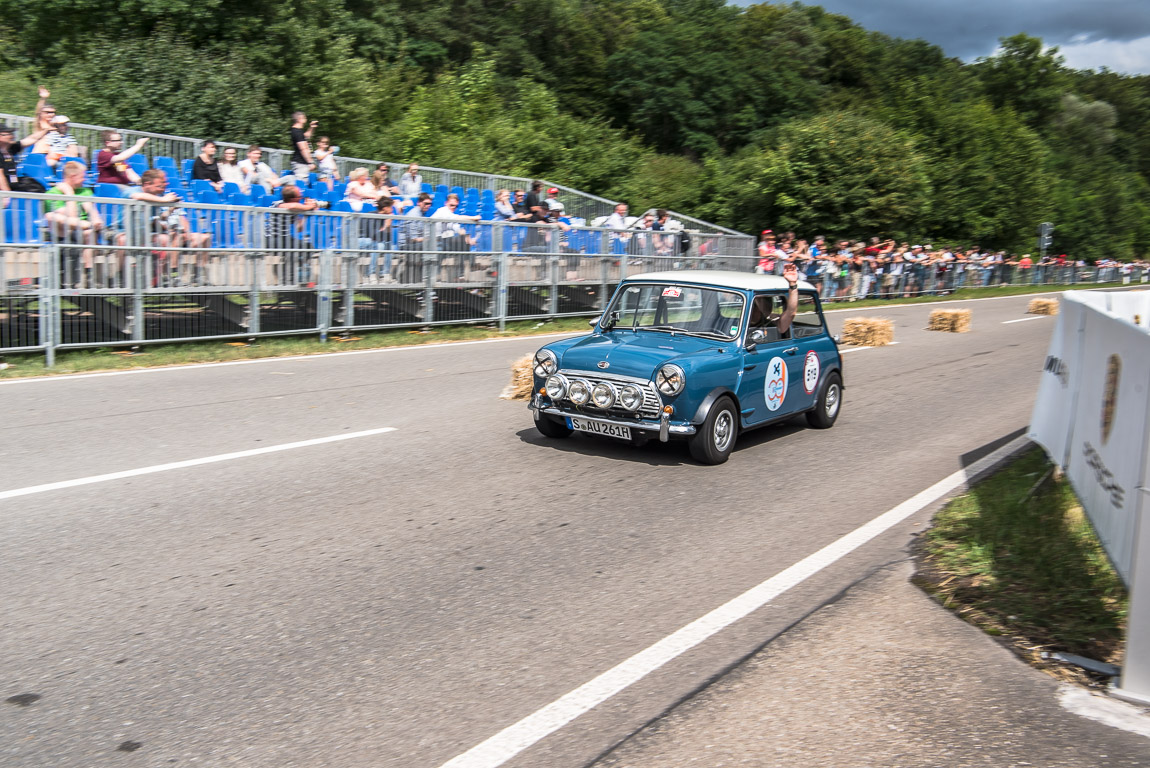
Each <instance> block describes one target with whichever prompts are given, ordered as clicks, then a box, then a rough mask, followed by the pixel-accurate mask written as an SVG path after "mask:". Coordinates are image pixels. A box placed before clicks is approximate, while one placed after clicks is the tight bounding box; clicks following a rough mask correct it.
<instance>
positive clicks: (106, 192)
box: [92, 184, 124, 197]
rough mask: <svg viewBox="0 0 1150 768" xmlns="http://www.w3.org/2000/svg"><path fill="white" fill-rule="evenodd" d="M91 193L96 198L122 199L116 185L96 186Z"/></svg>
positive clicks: (121, 194)
mask: <svg viewBox="0 0 1150 768" xmlns="http://www.w3.org/2000/svg"><path fill="white" fill-rule="evenodd" d="M92 191H93V192H95V193H96V197H124V193H123V191H122V190H121V189H120V187H119V185H116V184H97V185H96V187H95V189H94V190H92Z"/></svg>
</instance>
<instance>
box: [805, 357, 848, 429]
mask: <svg viewBox="0 0 1150 768" xmlns="http://www.w3.org/2000/svg"><path fill="white" fill-rule="evenodd" d="M842 404H843V380H842V377H841V376H839V374H838V372H837V371H835V372H832V373H831V374H830V375H829V376H827V378H826V380H825V381H823V386H822V388H821V389H820V390H819V399H818V400H817V401H816V402H815V409H814V410H813V411H807V423H808V424H810V425H811V426H812V427H814V428H816V429H829V428H831V427H833V426H834V424H835V419H837V418H838V417H839V411H840V410H842Z"/></svg>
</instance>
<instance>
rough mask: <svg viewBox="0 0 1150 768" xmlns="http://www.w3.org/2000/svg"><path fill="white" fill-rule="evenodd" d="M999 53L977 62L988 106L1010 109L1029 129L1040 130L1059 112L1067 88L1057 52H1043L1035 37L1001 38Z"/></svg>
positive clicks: (1055, 50) (976, 69)
mask: <svg viewBox="0 0 1150 768" xmlns="http://www.w3.org/2000/svg"><path fill="white" fill-rule="evenodd" d="M999 42H1000V44H1001V50H1000V51H999V52H998V53H996V54H995V55H994V56H991V57H989V58H986V59H980V60H979V62H978V64H977V65H976V66H975V71H976V72H977V74H978V77H979V79H980V80H981V81H982V86H983V89H984V91H985V93H986V95H987V97H988V98H989V99H990V102H991V103H992V104H993V105H994V106H995V107H997V108H1004V107H1009V108H1011V109H1013V110H1014V111H1015V112H1017V113H1018V114H1019V116H1020V117H1021V118H1022V119H1023V121H1025V122H1026V124H1027V125H1029V126H1030V127H1031V128H1037V129H1041V128H1043V127H1044V126H1045V125H1046V123H1047V121H1048V120H1050V119H1051V118H1052V117H1053V116H1054V115H1055V114H1057V112H1058V107H1059V101H1060V100H1061V98H1062V95H1063V94H1064V93H1066V90H1067V88H1068V86H1069V73H1068V72H1067V71H1066V69H1065V68H1063V66H1062V63H1063V58H1062V57H1061V56H1059V55H1058V48H1044V47H1043V44H1042V40H1041V39H1039V38H1037V37H1030V36H1029V35H1024V34H1019V35H1014V36H1013V37H1004V38H1002V39H1001V40H1000V41H999Z"/></svg>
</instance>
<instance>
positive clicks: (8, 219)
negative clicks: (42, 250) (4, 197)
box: [4, 199, 40, 243]
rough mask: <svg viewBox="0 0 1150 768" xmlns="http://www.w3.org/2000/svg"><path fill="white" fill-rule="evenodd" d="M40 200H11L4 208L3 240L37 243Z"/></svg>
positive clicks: (38, 240)
mask: <svg viewBox="0 0 1150 768" xmlns="http://www.w3.org/2000/svg"><path fill="white" fill-rule="evenodd" d="M39 207H40V201H39V200H31V199H22V200H13V201H12V202H11V203H10V204H9V206H8V207H7V208H5V209H4V242H6V243H39V242H40V227H39V224H38V222H37V219H38V218H39V217H38V216H37V213H38V211H39Z"/></svg>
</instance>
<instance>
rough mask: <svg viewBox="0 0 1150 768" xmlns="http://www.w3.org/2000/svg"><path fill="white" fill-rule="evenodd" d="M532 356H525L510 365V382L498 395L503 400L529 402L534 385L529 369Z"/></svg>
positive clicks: (532, 359) (533, 357)
mask: <svg viewBox="0 0 1150 768" xmlns="http://www.w3.org/2000/svg"><path fill="white" fill-rule="evenodd" d="M534 361H535V356H534V355H526V356H524V357H521V358H519V359H518V360H516V361H515V362H514V363H512V364H511V382H510V383H509V384H508V385H507V386H506V387H504V389H503V392H501V393H500V394H499V396H500V397H501V398H503V399H504V400H530V399H531V389H532V388H533V387H534V385H535V380H534V378H533V377H532V373H531V369H532V367H533V366H532V364H533V363H534Z"/></svg>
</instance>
